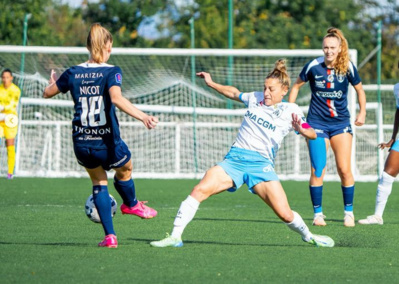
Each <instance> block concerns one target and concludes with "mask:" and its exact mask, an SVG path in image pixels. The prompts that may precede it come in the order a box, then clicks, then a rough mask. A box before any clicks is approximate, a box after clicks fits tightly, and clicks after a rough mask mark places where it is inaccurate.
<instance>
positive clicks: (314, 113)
mask: <svg viewBox="0 0 399 284" xmlns="http://www.w3.org/2000/svg"><path fill="white" fill-rule="evenodd" d="M299 78H300V79H301V80H302V81H303V82H308V81H309V84H310V89H311V91H312V99H311V101H310V106H309V113H308V116H307V120H308V122H309V124H310V125H312V122H319V123H323V122H324V123H325V122H327V123H331V122H338V123H349V120H350V114H349V110H348V91H349V83H350V84H351V85H352V86H356V85H357V84H359V83H361V79H360V77H359V74H358V72H357V69H356V67H355V66H354V65H353V63H352V62H349V69H348V72H347V73H346V74H345V75H341V74H336V72H335V70H334V69H333V68H327V66H326V64H325V63H324V57H319V58H316V59H314V60H312V61H310V62H308V63H307V64H306V65H305V66H304V67H303V69H302V71H301V73H300V74H299Z"/></svg>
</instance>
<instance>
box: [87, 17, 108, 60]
mask: <svg viewBox="0 0 399 284" xmlns="http://www.w3.org/2000/svg"><path fill="white" fill-rule="evenodd" d="M108 42H111V43H112V35H111V33H110V32H109V31H108V30H107V29H106V28H104V27H102V26H101V25H100V24H99V23H96V24H93V25H92V26H91V28H90V32H89V35H88V36H87V43H86V47H87V49H88V50H89V52H90V55H91V58H92V59H93V60H94V61H95V62H97V63H103V62H104V58H103V50H104V48H105V47H106V44H107V43H108Z"/></svg>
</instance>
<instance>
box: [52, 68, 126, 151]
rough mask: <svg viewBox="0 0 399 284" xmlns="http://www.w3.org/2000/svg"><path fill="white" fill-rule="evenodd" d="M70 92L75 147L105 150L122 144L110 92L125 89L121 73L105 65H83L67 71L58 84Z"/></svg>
mask: <svg viewBox="0 0 399 284" xmlns="http://www.w3.org/2000/svg"><path fill="white" fill-rule="evenodd" d="M56 84H57V87H58V89H59V90H60V91H61V92H63V93H66V92H68V91H70V93H71V95H72V98H73V101H74V104H75V106H74V108H75V113H74V116H73V120H72V136H73V142H74V143H75V144H76V145H82V146H85V147H90V148H93V149H106V148H109V147H113V146H115V145H117V144H119V143H120V141H121V138H120V132H119V123H118V119H117V117H116V113H115V105H114V104H113V103H112V101H111V97H110V95H109V89H110V88H111V87H112V86H119V87H120V86H121V85H122V71H121V69H120V68H119V67H117V66H112V65H108V64H105V63H102V64H97V63H82V64H80V65H78V66H73V67H71V68H69V69H68V70H66V71H65V72H64V73H63V74H62V75H61V77H60V78H59V79H58V80H57V82H56Z"/></svg>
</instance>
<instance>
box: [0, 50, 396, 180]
mask: <svg viewBox="0 0 399 284" xmlns="http://www.w3.org/2000/svg"><path fill="white" fill-rule="evenodd" d="M22 53H24V54H25V62H24V66H25V70H24V72H23V75H22V76H21V74H20V73H19V72H18V71H19V67H20V63H21V62H20V58H21V54H22ZM350 54H351V60H352V61H353V62H354V63H355V64H356V63H357V52H356V51H355V50H351V51H350ZM318 56H322V51H321V50H226V49H139V48H138V49H136V48H113V50H112V56H111V59H110V61H109V63H110V64H114V65H118V66H120V67H121V68H122V71H123V87H122V90H123V94H124V96H126V97H127V98H128V99H129V100H131V101H132V102H133V103H134V104H135V105H136V106H138V108H140V109H141V110H143V111H145V112H148V113H151V114H153V115H155V116H158V117H159V118H160V123H159V124H158V126H157V128H156V129H154V130H151V131H148V130H147V129H145V127H144V126H143V125H142V124H141V123H140V122H138V121H135V120H134V119H132V118H130V117H128V116H127V115H125V114H123V113H120V112H119V113H118V117H119V121H120V127H121V134H122V138H123V139H124V141H125V142H126V143H127V144H128V146H129V148H130V150H131V152H132V160H133V165H134V170H133V172H134V177H136V178H200V177H202V175H203V174H204V172H205V171H206V170H207V169H208V168H209V167H211V166H213V165H214V164H215V163H216V162H218V161H221V160H222V159H223V157H224V155H225V154H226V153H227V151H228V149H229V147H230V145H231V144H232V142H233V141H234V138H235V136H236V133H237V130H238V128H239V126H240V123H241V121H242V115H243V113H244V109H243V105H240V104H238V103H233V104H228V103H227V100H226V99H225V98H223V97H222V96H221V95H219V94H217V93H216V92H214V91H213V90H211V89H209V88H207V87H206V86H205V85H204V83H203V82H202V80H200V79H195V77H193V74H194V72H198V71H201V70H204V71H208V72H210V73H211V74H212V77H213V79H214V80H215V81H216V82H220V83H222V84H225V83H227V82H232V84H233V85H234V86H236V87H238V88H239V89H240V90H242V91H255V90H261V89H262V87H263V81H264V78H265V77H266V75H267V73H268V71H270V70H271V68H272V67H273V65H274V63H275V61H276V60H277V59H279V58H286V59H287V66H288V72H289V73H290V75H291V80H292V81H295V79H296V78H297V76H298V75H299V72H300V71H301V69H302V67H303V66H304V64H305V63H306V62H308V61H309V60H311V59H313V58H315V57H318ZM228 57H232V58H233V62H234V64H233V65H229V63H228V62H229V60H227V58H228ZM87 58H88V53H87V50H86V49H85V48H76V47H38V46H36V47H22V46H0V69H4V68H11V69H12V70H13V71H15V73H16V76H15V77H14V78H15V81H16V82H15V83H17V84H18V85H20V86H21V87H22V93H23V96H22V99H21V103H20V125H19V127H20V128H19V136H18V139H17V164H16V175H17V176H41V177H67V176H76V177H80V176H86V175H87V174H86V173H85V171H84V169H83V168H82V167H80V166H79V165H78V163H77V162H76V159H75V157H74V153H73V147H72V140H71V119H72V101H71V100H70V97H69V94H65V95H64V94H62V95H59V96H57V97H55V98H54V99H50V100H44V99H42V98H41V96H42V91H43V89H44V87H45V86H46V84H47V81H48V76H49V74H50V70H51V69H55V70H56V71H57V73H61V72H63V71H64V70H65V69H66V68H68V67H69V66H72V65H76V64H79V63H81V62H84V61H86V60H87ZM192 59H194V62H195V66H193V65H192V62H193V61H192ZM229 76H231V77H229ZM302 89H303V90H301V93H300V94H299V96H298V100H297V102H298V104H299V105H300V106H302V107H303V109H304V110H305V111H306V109H307V105H308V104H309V100H310V92H309V88H308V89H306V88H302ZM349 105H350V111H351V113H352V114H353V113H355V112H356V96H355V93H354V92H353V91H352V93H351V95H350V103H349ZM368 106H369V107H370V108H371V109H376V106H375V104H369V105H368ZM354 117H355V116H354V115H352V119H354ZM375 117H376V116H375ZM381 121H382V120H381ZM387 128H388V131H389V126H387ZM359 129H360V128H355V132H356V134H355V136H354V137H355V138H356V139H354V147H353V169H354V173H355V175H356V179H357V180H376V179H377V168H378V161H377V156H376V155H375V145H376V143H377V142H378V141H377V140H376V129H383V127H377V125H376V120H375V119H374V120H373V118H372V119H371V120H370V121H369V122H367V125H366V126H365V127H363V128H361V131H362V132H361V133H362V138H361V139H359V135H358V134H357V133H359V132H358V131H359ZM363 136H364V137H367V139H365V138H364V137H363ZM331 152H332V151H330V153H329V157H328V164H327V174H326V180H338V175H337V173H336V168H335V160H334V157H333V156H332V153H331ZM371 152H373V153H374V154H373V155H370V153H371ZM4 154H5V149H4V147H0V155H1V156H0V173H1V174H3V173H4V172H5V171H6V157H5V156H6V155H4ZM309 165H310V162H309V158H308V150H307V146H306V142H305V140H304V139H303V138H302V137H300V136H298V135H295V134H290V135H288V136H287V137H286V139H285V140H284V141H283V143H282V148H281V150H280V152H279V154H278V155H277V159H276V172H277V173H278V174H279V177H280V178H281V179H282V180H285V179H295V180H307V179H308V178H309ZM365 165H367V166H365Z"/></svg>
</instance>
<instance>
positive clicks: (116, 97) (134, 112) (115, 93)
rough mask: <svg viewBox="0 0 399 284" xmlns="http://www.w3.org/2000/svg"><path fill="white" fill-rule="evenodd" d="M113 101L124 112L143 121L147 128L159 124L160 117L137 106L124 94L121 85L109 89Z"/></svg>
mask: <svg viewBox="0 0 399 284" xmlns="http://www.w3.org/2000/svg"><path fill="white" fill-rule="evenodd" d="M109 94H110V96H111V101H112V103H113V104H114V105H115V106H116V107H117V108H119V109H120V110H121V111H123V112H124V113H126V114H128V115H130V116H131V117H134V118H135V119H137V120H140V121H141V122H143V124H144V125H145V127H147V129H153V128H155V126H157V123H158V118H156V117H155V116H151V115H148V114H146V113H144V112H142V111H141V110H139V109H138V108H137V107H135V106H134V105H133V104H132V103H131V102H130V101H129V100H128V99H126V98H125V97H124V96H122V91H121V88H120V87H119V86H112V87H111V89H109Z"/></svg>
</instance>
